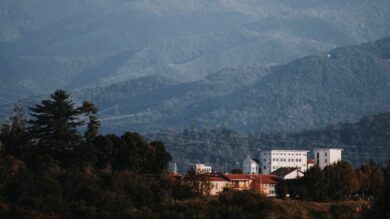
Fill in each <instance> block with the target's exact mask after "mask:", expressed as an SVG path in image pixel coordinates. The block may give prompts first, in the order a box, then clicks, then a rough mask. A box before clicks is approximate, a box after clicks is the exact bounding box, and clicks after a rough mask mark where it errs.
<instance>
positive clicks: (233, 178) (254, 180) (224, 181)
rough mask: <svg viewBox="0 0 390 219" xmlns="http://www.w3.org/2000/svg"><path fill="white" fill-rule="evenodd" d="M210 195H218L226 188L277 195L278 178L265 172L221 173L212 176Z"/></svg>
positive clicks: (210, 179)
mask: <svg viewBox="0 0 390 219" xmlns="http://www.w3.org/2000/svg"><path fill="white" fill-rule="evenodd" d="M209 181H210V184H211V188H210V193H209V194H210V195H218V194H219V193H220V192H222V191H223V190H225V189H231V190H238V191H244V190H251V191H256V192H258V193H261V194H263V195H266V196H268V197H274V196H276V193H275V187H276V184H277V183H278V181H277V178H276V177H275V176H272V175H264V174H219V175H216V176H210V177H209Z"/></svg>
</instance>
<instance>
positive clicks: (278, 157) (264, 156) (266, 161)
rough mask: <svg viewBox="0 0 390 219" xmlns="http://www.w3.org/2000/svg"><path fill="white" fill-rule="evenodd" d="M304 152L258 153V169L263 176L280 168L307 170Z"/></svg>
mask: <svg viewBox="0 0 390 219" xmlns="http://www.w3.org/2000/svg"><path fill="white" fill-rule="evenodd" d="M307 152H309V151H306V150H264V151H261V153H260V167H261V172H262V173H263V174H269V173H271V172H273V171H275V170H277V169H279V168H281V167H296V168H298V170H300V171H302V172H305V171H306V170H307Z"/></svg>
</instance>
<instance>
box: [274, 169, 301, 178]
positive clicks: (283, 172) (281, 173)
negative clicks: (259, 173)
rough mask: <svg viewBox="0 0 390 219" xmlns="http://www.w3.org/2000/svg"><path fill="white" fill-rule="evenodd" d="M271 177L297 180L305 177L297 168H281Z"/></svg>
mask: <svg viewBox="0 0 390 219" xmlns="http://www.w3.org/2000/svg"><path fill="white" fill-rule="evenodd" d="M271 175H274V176H277V177H278V178H279V179H283V180H287V179H297V178H300V177H303V176H304V175H305V173H304V172H302V171H301V170H299V169H298V168H297V167H281V168H279V169H277V170H275V171H273V172H272V173H271Z"/></svg>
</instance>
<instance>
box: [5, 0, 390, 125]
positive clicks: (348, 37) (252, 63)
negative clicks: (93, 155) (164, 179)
mask: <svg viewBox="0 0 390 219" xmlns="http://www.w3.org/2000/svg"><path fill="white" fill-rule="evenodd" d="M0 5H1V9H0V107H1V108H2V109H1V113H4V114H5V115H6V114H7V113H5V112H6V111H7V110H8V111H9V108H10V106H12V104H13V103H14V102H15V101H16V100H17V99H29V97H31V96H33V97H34V98H35V97H39V98H37V99H40V97H42V96H47V95H48V94H49V93H51V92H52V91H53V90H55V89H66V90H71V91H72V92H73V94H74V95H75V96H76V98H78V99H79V100H81V99H85V98H87V99H91V100H92V101H94V102H95V103H97V105H98V107H99V108H100V114H99V116H100V118H101V119H102V121H104V123H103V124H104V128H105V129H106V130H107V131H113V130H128V129H134V130H139V131H150V130H156V129H161V128H169V127H178V128H180V127H186V126H199V127H211V128H212V127H216V128H218V127H229V128H233V129H237V130H239V131H249V132H274V131H288V130H299V129H310V128H315V127H323V126H325V125H327V124H332V123H334V122H340V121H354V120H356V119H358V118H360V117H361V116H363V115H366V114H370V113H375V112H381V111H384V110H386V109H387V108H388V98H387V96H388V87H387V83H388V70H387V69H388V61H387V60H388V58H387V57H388V56H387V50H388V49H389V48H388V39H383V40H380V41H377V42H376V43H367V42H374V41H375V40H378V39H380V38H384V37H386V36H390V22H389V21H390V13H388V12H389V11H390V2H389V1H386V0H373V1H369V2H368V1H363V0H357V1H353V2H352V1H348V0H339V1H336V0H330V1H320V0H313V1H310V2H308V1H304V0H275V1H265V0H260V1H253V0H230V1H225V0H216V1H207V0H199V1H187V0H153V1H152V0H130V1H129V0H115V1H114V0H77V1H76V0H69V1H65V2H64V1H60V0H42V1H39V2H37V1H30V0H20V1H12V0H0ZM362 43H367V44H363V45H360V46H347V45H357V44H362ZM335 48H338V49H335ZM333 49H335V50H333ZM327 51H330V52H327ZM31 102H33V101H31V100H30V101H29V102H28V104H31ZM28 104H26V105H27V106H29V105H28ZM2 116H3V115H2Z"/></svg>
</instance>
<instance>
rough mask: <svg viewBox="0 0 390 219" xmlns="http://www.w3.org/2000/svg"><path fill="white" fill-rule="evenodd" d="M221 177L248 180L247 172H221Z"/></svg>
mask: <svg viewBox="0 0 390 219" xmlns="http://www.w3.org/2000/svg"><path fill="white" fill-rule="evenodd" d="M223 177H224V178H226V179H227V180H230V181H240V180H241V181H243V180H249V177H248V174H223Z"/></svg>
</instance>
